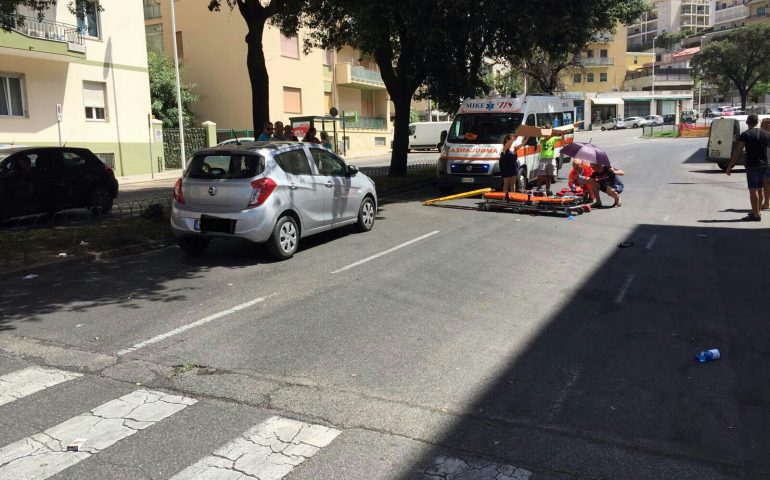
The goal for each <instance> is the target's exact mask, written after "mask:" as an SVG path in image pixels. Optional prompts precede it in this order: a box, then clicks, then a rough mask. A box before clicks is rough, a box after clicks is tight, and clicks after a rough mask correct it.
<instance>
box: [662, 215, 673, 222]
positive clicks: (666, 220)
mask: <svg viewBox="0 0 770 480" xmlns="http://www.w3.org/2000/svg"><path fill="white" fill-rule="evenodd" d="M670 217H671V215H668V214H666V216H665V217H663V221H664V222H668V219H669V218H670Z"/></svg>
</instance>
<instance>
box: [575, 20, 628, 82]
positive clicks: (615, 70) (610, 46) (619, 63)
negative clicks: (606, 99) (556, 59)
mask: <svg viewBox="0 0 770 480" xmlns="http://www.w3.org/2000/svg"><path fill="white" fill-rule="evenodd" d="M626 43H627V30H626V27H625V26H624V25H620V24H618V25H617V26H616V30H615V34H614V35H613V38H612V40H611V41H610V42H607V43H603V42H597V43H590V44H588V46H586V48H585V49H584V52H583V54H582V57H583V58H584V60H585V63H584V66H583V67H582V68H577V69H573V70H571V71H569V72H567V74H565V77H564V85H565V87H566V91H567V92H597V93H602V92H612V91H622V90H623V81H624V80H625V77H626ZM587 50H592V51H593V53H594V57H593V59H589V58H586V57H587V55H586V51H587ZM601 50H607V58H608V59H611V60H612V64H611V65H591V64H590V61H591V60H594V61H596V60H599V59H600V51H601ZM576 73H579V74H580V76H581V82H580V83H573V74H576ZM588 73H593V74H594V81H593V82H592V83H589V82H587V81H586V77H587V74H588ZM601 73H606V74H607V81H606V82H601V81H600V78H601V75H600V74H601Z"/></svg>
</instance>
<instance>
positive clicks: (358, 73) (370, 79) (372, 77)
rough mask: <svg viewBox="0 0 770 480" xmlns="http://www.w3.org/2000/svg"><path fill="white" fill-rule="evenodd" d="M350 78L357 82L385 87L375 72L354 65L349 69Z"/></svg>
mask: <svg viewBox="0 0 770 480" xmlns="http://www.w3.org/2000/svg"><path fill="white" fill-rule="evenodd" d="M350 78H351V79H352V80H354V81H357V82H365V83H374V84H376V85H382V86H384V85H385V82H383V81H382V76H381V75H380V72H378V71H377V70H369V69H368V68H364V67H360V66H357V65H354V66H352V67H350Z"/></svg>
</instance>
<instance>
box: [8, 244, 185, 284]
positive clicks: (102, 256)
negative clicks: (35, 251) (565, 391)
mask: <svg viewBox="0 0 770 480" xmlns="http://www.w3.org/2000/svg"><path fill="white" fill-rule="evenodd" d="M172 243H173V239H171V240H157V241H150V242H145V243H139V244H136V245H128V246H126V247H120V248H115V249H112V250H106V251H104V252H98V253H85V254H82V255H77V256H73V257H72V258H65V259H58V258H54V259H51V261H48V262H41V263H38V264H34V265H24V266H21V267H19V268H15V269H12V270H8V271H4V272H1V273H0V279H6V278H12V277H15V276H24V275H27V274H30V273H36V274H41V273H46V272H49V271H51V270H54V269H56V268H59V267H63V266H68V267H73V266H78V265H84V264H87V263H93V262H99V261H103V260H109V259H112V258H118V257H124V256H127V255H134V254H137V253H143V252H148V251H151V250H159V249H161V248H165V247H167V246H169V245H170V244H172Z"/></svg>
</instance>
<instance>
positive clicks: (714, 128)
mask: <svg viewBox="0 0 770 480" xmlns="http://www.w3.org/2000/svg"><path fill="white" fill-rule="evenodd" d="M747 118H748V115H734V116H731V117H721V118H715V119H714V120H713V121H712V122H711V128H710V129H709V141H708V146H707V147H706V159H707V160H708V161H709V162H714V163H716V164H717V165H718V166H719V168H721V169H722V170H726V169H727V164H728V163H730V158H731V157H732V155H733V150H735V145H736V144H737V143H738V136H739V135H740V134H741V133H743V132H745V131H746V130H747V129H748V128H749V127H748V125H746V119H747ZM763 118H770V115H759V121H760V122H762V119H763ZM738 165H743V159H741V160H739V161H738Z"/></svg>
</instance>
